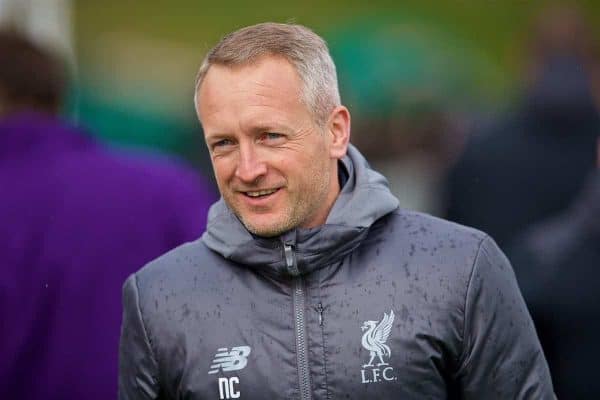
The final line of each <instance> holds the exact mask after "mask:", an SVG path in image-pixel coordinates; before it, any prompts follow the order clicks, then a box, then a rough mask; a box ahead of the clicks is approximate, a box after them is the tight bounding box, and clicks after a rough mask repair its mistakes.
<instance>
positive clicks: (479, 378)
mask: <svg viewBox="0 0 600 400" xmlns="http://www.w3.org/2000/svg"><path fill="white" fill-rule="evenodd" d="M457 379H458V381H459V386H460V388H461V392H462V398H463V399H465V400H467V399H469V400H470V399H499V400H500V399H554V398H555V395H554V392H553V388H552V381H551V378H550V372H549V369H548V365H547V363H546V359H545V358H544V353H543V351H542V348H541V345H540V343H539V340H538V337H537V335H536V332H535V328H534V325H533V322H532V320H531V317H530V315H529V312H528V311H527V307H526V305H525V302H524V301H523V297H522V296H521V293H520V291H519V288H518V286H517V282H516V279H515V275H514V272H513V270H512V267H511V265H510V263H509V262H508V260H507V259H506V257H505V256H504V254H503V253H502V252H501V251H500V249H499V248H498V246H497V245H496V244H495V243H494V241H493V240H492V239H491V238H489V237H486V238H485V239H483V240H482V242H481V244H480V248H479V250H478V254H477V256H476V259H475V265H474V266H473V270H472V272H471V277H470V280H469V284H468V287H467V293H466V300H465V319H464V333H463V349H462V356H461V359H460V367H459V370H458V371H457Z"/></svg>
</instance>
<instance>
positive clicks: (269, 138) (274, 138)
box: [260, 132, 285, 143]
mask: <svg viewBox="0 0 600 400" xmlns="http://www.w3.org/2000/svg"><path fill="white" fill-rule="evenodd" d="M284 137H285V136H284V135H283V134H281V133H277V132H265V133H263V134H262V135H261V137H260V140H261V141H264V142H269V143H273V142H276V143H278V142H279V141H281V140H282V139H283V138H284Z"/></svg>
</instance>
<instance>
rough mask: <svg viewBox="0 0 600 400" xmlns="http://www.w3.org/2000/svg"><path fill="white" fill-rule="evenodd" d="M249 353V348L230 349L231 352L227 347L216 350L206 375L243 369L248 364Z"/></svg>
mask: <svg viewBox="0 0 600 400" xmlns="http://www.w3.org/2000/svg"><path fill="white" fill-rule="evenodd" d="M250 351H251V349H250V346H237V347H232V348H231V351H229V350H228V349H227V347H222V348H220V349H218V350H217V354H215V359H214V360H213V361H212V365H211V366H210V371H208V373H209V374H216V373H217V372H219V370H222V371H223V372H228V371H237V370H240V369H242V368H244V367H245V366H246V364H248V355H249V354H250Z"/></svg>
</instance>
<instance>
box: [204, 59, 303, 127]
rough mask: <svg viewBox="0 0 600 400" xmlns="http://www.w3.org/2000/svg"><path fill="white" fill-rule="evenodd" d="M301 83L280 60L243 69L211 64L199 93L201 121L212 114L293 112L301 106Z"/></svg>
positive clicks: (291, 68)
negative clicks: (260, 111) (270, 110)
mask: <svg viewBox="0 0 600 400" xmlns="http://www.w3.org/2000/svg"><path fill="white" fill-rule="evenodd" d="M301 94H302V84H301V79H300V77H299V75H298V73H297V71H296V69H295V68H294V67H293V66H292V64H290V63H289V62H288V61H287V60H286V59H284V58H282V57H275V56H266V57H263V58H261V59H259V60H258V61H257V62H254V63H252V64H248V65H242V66H235V67H230V66H223V65H213V66H211V67H210V68H209V70H208V72H207V73H206V76H205V77H204V79H203V81H202V85H201V86H200V89H199V92H198V100H199V101H198V108H199V109H198V112H199V114H200V117H201V119H202V121H203V123H204V122H206V120H207V119H210V118H211V117H212V116H214V115H215V114H223V113H226V112H228V111H229V112H230V113H233V114H235V115H236V116H240V115H242V114H244V113H248V112H252V110H255V111H259V110H260V109H261V108H262V109H277V110H279V111H281V112H287V111H289V112H294V111H298V109H299V108H303V109H305V107H304V105H303V104H301Z"/></svg>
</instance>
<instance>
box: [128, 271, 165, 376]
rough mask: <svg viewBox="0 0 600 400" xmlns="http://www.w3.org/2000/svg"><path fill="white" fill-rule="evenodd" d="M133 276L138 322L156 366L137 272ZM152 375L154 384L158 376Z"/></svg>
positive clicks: (154, 352)
mask: <svg viewBox="0 0 600 400" xmlns="http://www.w3.org/2000/svg"><path fill="white" fill-rule="evenodd" d="M133 276H134V284H135V291H136V296H135V297H136V305H135V306H136V308H137V309H138V311H139V313H140V324H141V325H142V330H143V332H144V337H145V339H146V341H147V342H148V348H149V349H150V357H152V361H154V363H155V364H156V365H157V366H158V359H157V358H156V351H155V350H154V348H153V347H152V339H151V338H150V334H149V332H148V329H147V328H146V323H145V322H144V313H143V312H142V306H141V301H140V295H139V294H140V287H139V285H138V277H137V274H133ZM152 377H153V378H154V380H155V381H156V384H157V385H158V384H159V379H158V376H156V375H155V374H152Z"/></svg>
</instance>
